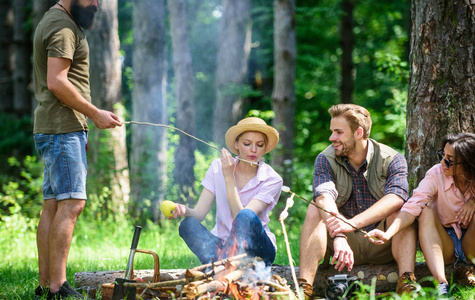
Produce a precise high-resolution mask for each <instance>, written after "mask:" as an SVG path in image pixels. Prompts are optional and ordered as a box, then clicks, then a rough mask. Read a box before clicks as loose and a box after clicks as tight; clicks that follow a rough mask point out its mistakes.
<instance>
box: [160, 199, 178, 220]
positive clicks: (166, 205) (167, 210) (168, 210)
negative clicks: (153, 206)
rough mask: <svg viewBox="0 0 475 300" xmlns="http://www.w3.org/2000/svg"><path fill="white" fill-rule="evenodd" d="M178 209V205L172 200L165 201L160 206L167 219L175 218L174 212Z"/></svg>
mask: <svg viewBox="0 0 475 300" xmlns="http://www.w3.org/2000/svg"><path fill="white" fill-rule="evenodd" d="M175 207H176V203H175V202H173V201H170V200H165V201H163V202H162V204H160V210H161V211H162V214H163V215H164V216H165V217H168V218H171V217H173V214H172V210H174V209H175Z"/></svg>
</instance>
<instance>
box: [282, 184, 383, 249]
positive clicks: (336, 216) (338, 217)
mask: <svg viewBox="0 0 475 300" xmlns="http://www.w3.org/2000/svg"><path fill="white" fill-rule="evenodd" d="M282 191H283V192H287V193H291V194H292V195H295V196H297V197H298V198H300V199H302V200H303V201H305V202H307V203H309V204H312V205H313V206H315V207H316V208H318V209H320V210H323V211H324V212H326V213H329V214H330V215H332V216H334V217H335V218H337V219H339V220H341V221H343V222H344V223H346V224H348V225H350V226H351V228H353V229H354V230H355V231H357V232H361V233H362V234H364V235H365V236H367V237H369V238H372V239H373V240H379V239H378V238H377V237H375V236H370V235H369V234H368V232H366V230H363V229H361V228H357V227H355V226H354V225H353V224H351V223H350V222H348V221H347V220H345V219H343V218H342V217H340V216H339V215H338V214H337V213H334V212H332V211H328V210H326V209H325V208H323V207H321V206H318V205H317V204H316V203H315V202H313V201H309V200H307V199H305V198H303V197H301V196H299V195H298V194H296V193H294V192H292V191H291V190H290V188H289V187H288V186H283V187H282Z"/></svg>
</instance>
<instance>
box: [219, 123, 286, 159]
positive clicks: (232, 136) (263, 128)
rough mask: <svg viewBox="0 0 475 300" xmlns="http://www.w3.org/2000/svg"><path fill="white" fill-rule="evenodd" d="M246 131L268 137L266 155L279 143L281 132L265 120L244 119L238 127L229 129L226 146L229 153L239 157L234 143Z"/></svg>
mask: <svg viewBox="0 0 475 300" xmlns="http://www.w3.org/2000/svg"><path fill="white" fill-rule="evenodd" d="M245 131H258V132H262V133H263V134H265V135H266V136H267V147H266V151H265V153H268V152H270V151H271V150H272V149H274V148H275V146H277V143H278V142H279V132H278V131H277V130H276V129H275V128H274V127H272V126H269V125H267V124H266V122H265V121H264V120H262V119H261V118H255V117H251V118H244V119H242V120H241V121H239V122H238V123H237V125H235V126H233V127H231V128H229V129H228V131H227V132H226V137H225V138H226V146H227V147H228V149H229V151H231V152H232V153H234V154H237V155H239V153H238V151H237V150H236V148H235V147H234V142H235V141H236V138H237V137H238V136H239V135H240V134H241V133H243V132H245ZM265 153H264V154H265Z"/></svg>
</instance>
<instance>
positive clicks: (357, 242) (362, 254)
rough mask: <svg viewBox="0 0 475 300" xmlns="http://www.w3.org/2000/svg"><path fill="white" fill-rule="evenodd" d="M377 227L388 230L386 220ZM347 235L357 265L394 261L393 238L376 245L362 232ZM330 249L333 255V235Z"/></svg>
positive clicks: (329, 241) (329, 242) (330, 240)
mask: <svg viewBox="0 0 475 300" xmlns="http://www.w3.org/2000/svg"><path fill="white" fill-rule="evenodd" d="M376 228H377V229H379V230H383V231H386V220H382V221H381V222H380V223H379V225H378V227H376ZM345 235H346V236H347V237H348V244H349V245H350V247H351V250H353V255H354V258H355V266H357V265H365V264H372V265H381V264H387V263H391V262H394V257H393V254H392V251H391V245H392V239H391V240H389V241H388V242H387V243H385V244H384V245H375V244H373V243H371V242H370V241H369V240H368V238H365V237H364V234H363V233H361V232H357V231H353V232H347V233H345ZM328 250H329V251H330V255H333V251H334V250H333V238H331V237H329V239H328Z"/></svg>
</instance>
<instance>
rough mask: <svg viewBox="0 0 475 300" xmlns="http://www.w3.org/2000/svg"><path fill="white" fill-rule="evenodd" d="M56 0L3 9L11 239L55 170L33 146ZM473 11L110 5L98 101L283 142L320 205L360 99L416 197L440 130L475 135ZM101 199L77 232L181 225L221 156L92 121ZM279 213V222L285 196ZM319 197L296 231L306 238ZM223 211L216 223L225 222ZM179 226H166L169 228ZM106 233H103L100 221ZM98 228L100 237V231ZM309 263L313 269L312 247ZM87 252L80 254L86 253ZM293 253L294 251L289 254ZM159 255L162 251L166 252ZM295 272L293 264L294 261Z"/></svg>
mask: <svg viewBox="0 0 475 300" xmlns="http://www.w3.org/2000/svg"><path fill="white" fill-rule="evenodd" d="M53 4H54V1H49V0H15V1H8V0H3V1H0V20H4V22H3V23H2V24H1V26H0V43H1V47H0V95H1V98H0V118H1V122H0V170H1V172H0V238H1V241H2V243H9V242H11V241H14V240H16V239H21V237H22V236H23V237H24V236H26V237H32V238H34V232H35V230H36V226H37V223H38V218H39V214H40V211H41V206H42V195H41V184H42V164H41V161H39V159H38V157H37V153H36V151H35V149H34V145H33V138H32V127H33V125H32V120H33V112H34V108H35V105H36V103H35V100H34V97H33V95H32V82H31V52H32V44H31V39H32V35H33V33H34V28H35V27H36V24H38V22H39V20H40V19H41V16H42V15H43V13H44V12H45V11H46V10H47V9H48V8H49V7H51V6H52V5H53ZM474 6H475V3H473V1H472V2H469V1H453V2H450V3H445V2H443V1H433V2H432V1H415V2H414V3H411V2H410V1H409V0H398V1H393V0H388V1H373V0H367V1H357V0H356V1H354V0H341V1H333V0H320V1H305V0H295V1H294V0H275V1H269V0H267V1H266V0H253V1H250V0H240V1H231V0H187V1H185V0H174V1H168V2H165V1H163V0H137V1H130V0H102V1H100V10H99V12H98V14H97V17H96V22H95V25H94V26H93V28H91V29H90V30H88V31H86V34H87V36H88V41H89V46H90V49H91V54H90V56H91V57H90V60H91V70H90V73H91V90H92V91H91V92H92V101H93V103H94V104H95V105H96V106H98V107H99V108H103V109H109V110H114V111H115V112H116V113H117V114H118V115H119V116H120V117H121V119H122V120H124V121H137V122H150V123H156V124H164V125H169V126H174V127H177V128H180V129H182V130H184V131H185V132H187V133H189V134H192V135H194V136H197V137H199V138H200V139H202V140H204V141H206V142H209V143H212V144H213V145H215V146H216V147H218V148H219V147H224V133H225V131H226V130H227V128H229V127H230V126H232V125H234V124H236V123H237V121H238V120H239V119H241V118H242V117H246V116H258V117H261V118H263V119H264V120H266V122H267V123H268V124H270V125H273V126H275V127H276V128H277V129H278V130H279V132H280V134H281V142H280V146H279V147H278V148H277V149H276V150H275V151H273V152H272V155H271V156H268V157H266V160H267V161H268V162H269V163H270V164H271V165H272V166H273V167H274V168H275V169H276V170H277V171H278V172H279V173H280V174H281V175H282V177H283V178H284V185H287V186H289V187H291V189H292V190H293V191H294V192H296V193H297V194H299V195H301V196H303V197H305V198H307V199H311V198H312V172H313V163H314V159H315V157H316V156H317V155H318V153H319V152H320V151H322V150H323V149H325V148H326V147H327V146H328V145H329V141H328V138H329V135H330V131H329V121H330V117H329V114H328V112H327V111H328V108H329V107H330V106H332V105H334V104H337V103H355V104H358V105H361V106H364V107H366V108H367V109H368V110H369V111H370V112H371V115H372V119H373V128H372V131H371V137H372V138H373V139H375V140H377V141H379V142H382V143H384V144H387V145H389V146H391V147H393V148H394V149H397V150H398V151H400V152H401V153H403V154H404V155H405V156H406V159H407V160H408V164H409V181H410V185H411V189H413V188H414V187H415V186H416V185H417V183H418V182H419V180H420V179H421V178H422V176H423V175H424V173H425V171H426V170H427V169H428V168H429V167H430V166H432V165H433V164H435V163H437V159H436V155H435V150H437V149H438V146H439V143H440V140H441V137H442V136H444V135H445V134H447V133H456V132H460V131H470V132H474V126H475V125H474V124H475V120H474V112H475V108H474V102H475V98H474V94H475V81H474V80H473V70H474V69H475V68H474V64H475V63H474V50H473V49H474V41H475V33H474V28H475V26H474V24H475V18H474V13H473V12H474V9H475V8H474ZM90 143H91V150H90V151H89V152H88V160H89V170H88V195H89V200H88V203H87V205H86V208H85V210H84V212H83V214H82V215H81V217H80V220H79V223H78V225H80V224H81V222H84V223H87V224H89V225H88V226H87V227H88V228H91V227H92V228H94V224H95V225H96V227H97V228H99V227H101V228H107V229H108V230H111V231H114V232H116V231H117V230H124V229H125V228H130V233H129V232H128V231H127V233H126V235H127V236H129V235H130V234H131V232H132V226H133V225H137V224H138V225H142V226H145V227H147V226H158V228H159V229H157V227H153V228H154V229H157V230H161V232H162V233H163V234H167V231H168V230H171V231H176V227H175V226H170V224H169V223H167V221H166V220H165V219H164V218H163V216H161V215H160V212H159V205H160V203H161V202H162V201H163V200H165V199H168V200H172V201H176V202H179V203H186V204H189V205H193V204H194V203H195V201H196V199H197V198H198V196H199V193H200V191H201V188H200V181H201V180H202V179H203V178H204V174H205V172H206V170H207V168H208V166H209V164H210V162H211V161H212V160H213V159H215V158H217V157H218V152H217V151H216V150H215V149H213V148H211V147H209V146H208V145H206V144H204V143H201V142H198V141H196V140H194V139H192V138H190V137H188V136H185V135H183V134H180V133H179V132H178V131H176V130H171V129H167V128H163V127H155V126H144V125H136V124H126V125H124V126H122V128H117V129H112V130H107V131H100V130H98V129H97V128H95V127H94V125H93V124H90ZM286 197H287V195H282V201H280V202H279V204H278V206H277V207H276V209H275V210H274V212H273V214H272V216H271V220H272V221H271V228H273V230H274V231H275V232H276V234H277V236H278V239H282V236H281V233H282V232H281V230H280V228H279V224H278V222H277V218H278V216H279V212H280V210H282V209H283V207H284V206H285V201H284V200H285V198H286ZM306 207H307V204H306V203H304V202H298V201H297V203H296V205H295V206H294V207H293V208H292V210H291V213H290V217H289V218H288V220H287V221H286V222H287V226H288V227H289V228H288V230H289V232H290V239H291V240H293V241H298V238H299V232H300V231H299V230H300V227H301V224H302V223H303V219H304V217H305V211H306ZM213 220H214V217H213V216H212V215H210V216H208V218H207V219H206V221H205V222H206V224H207V225H209V226H212V224H213ZM165 223H167V224H165ZM91 224H93V225H91ZM90 234H93V232H91V233H90ZM293 244H294V255H296V256H297V257H294V259H295V260H296V261H297V264H298V245H297V244H298V243H296V242H295V243H293ZM73 247H74V246H73ZM282 249H283V248H282ZM152 250H153V249H152ZM280 263H285V262H282V261H280Z"/></svg>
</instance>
